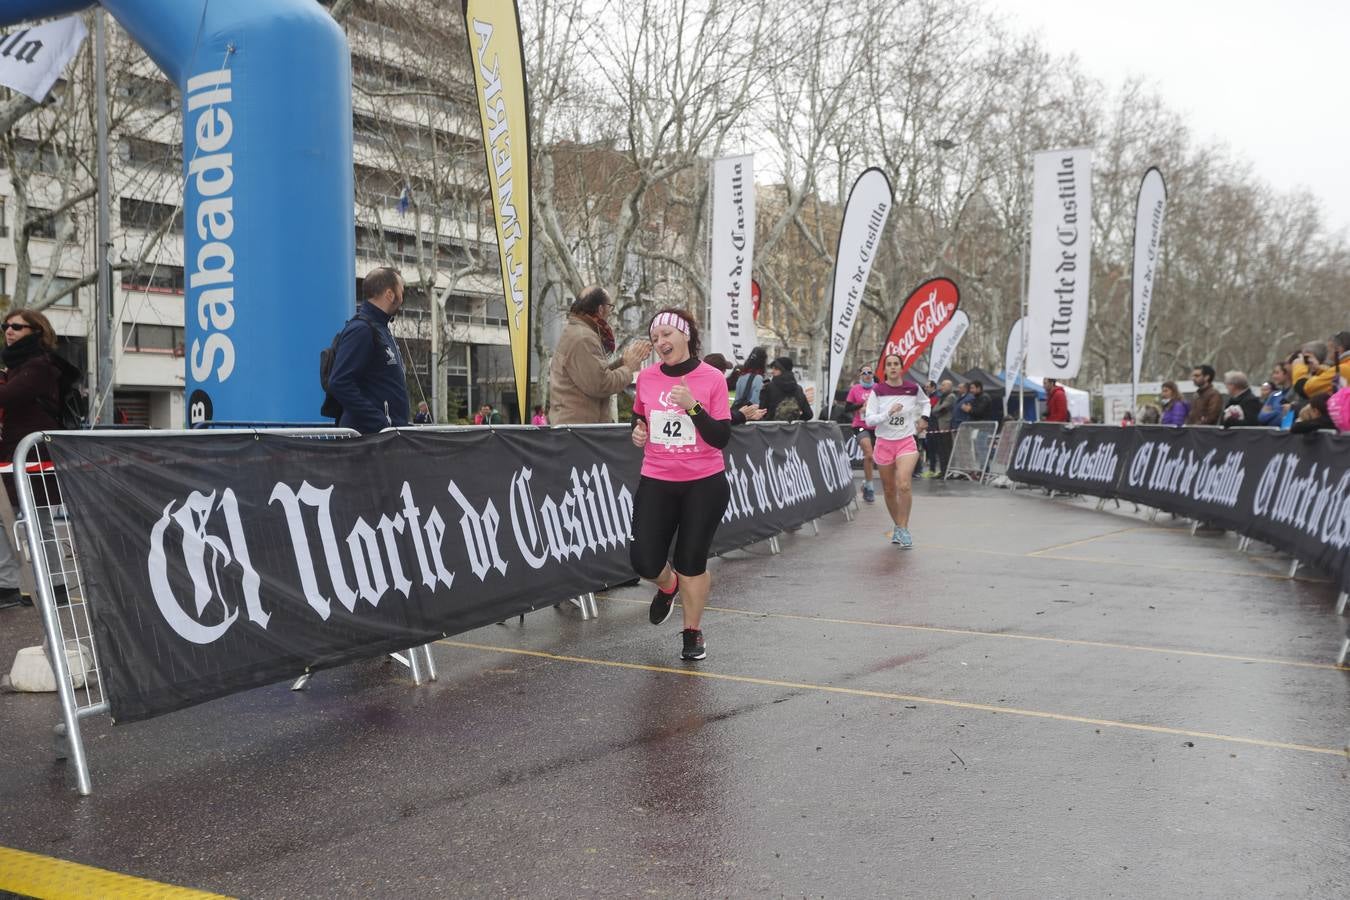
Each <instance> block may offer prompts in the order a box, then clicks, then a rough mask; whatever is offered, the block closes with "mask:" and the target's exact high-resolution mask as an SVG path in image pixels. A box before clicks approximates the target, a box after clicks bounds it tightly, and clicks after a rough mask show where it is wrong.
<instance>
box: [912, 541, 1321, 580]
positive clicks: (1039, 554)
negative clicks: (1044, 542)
mask: <svg viewBox="0 0 1350 900" xmlns="http://www.w3.org/2000/svg"><path fill="white" fill-rule="evenodd" d="M921 546H922V548H923V549H925V550H928V549H933V550H953V551H955V552H957V553H978V554H980V555H982V556H1003V557H1008V558H1012V559H1054V560H1061V561H1063V562H1075V563H1097V564H1099V565H1106V566H1120V567H1121V568H1126V569H1156V570H1158V571H1160V572H1186V573H1187V574H1191V575H1227V576H1229V577H1232V576H1237V577H1239V578H1269V579H1272V580H1274V581H1299V582H1303V583H1305V584H1330V583H1331V582H1330V580H1328V579H1326V578H1307V577H1304V576H1303V575H1295V576H1294V577H1293V578H1289V577H1287V576H1286V575H1283V574H1281V573H1279V572H1235V571H1233V570H1232V569H1197V568H1196V567H1194V566H1167V565H1159V564H1158V563H1144V562H1128V561H1125V560H1119V559H1104V558H1102V557H1098V556H1050V555H1048V551H1046V550H1037V551H1035V553H1034V554H1032V553H1012V552H1009V551H1007V550H986V549H984V548H982V547H958V546H954V545H952V544H932V543H929V542H927V541H924V542H923V544H922V545H921ZM1051 549H1053V548H1051Z"/></svg>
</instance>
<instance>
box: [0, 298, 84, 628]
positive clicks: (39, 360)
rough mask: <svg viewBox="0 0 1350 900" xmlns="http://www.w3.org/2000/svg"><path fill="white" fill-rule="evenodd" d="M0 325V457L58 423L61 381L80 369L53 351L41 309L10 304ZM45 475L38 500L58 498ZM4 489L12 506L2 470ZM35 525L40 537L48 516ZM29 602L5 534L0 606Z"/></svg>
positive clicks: (10, 481)
mask: <svg viewBox="0 0 1350 900" xmlns="http://www.w3.org/2000/svg"><path fill="white" fill-rule="evenodd" d="M4 330H5V347H4V350H0V361H3V362H4V364H5V371H4V372H3V373H2V374H0V425H2V427H0V460H3V461H4V462H10V461H11V460H13V459H14V450H15V448H17V447H18V446H19V442H20V441H22V440H23V439H24V438H26V437H28V435H30V434H32V433H33V432H35V431H54V430H56V429H58V428H60V427H61V423H60V420H59V418H58V416H59V411H60V408H61V406H60V404H61V393H62V385H63V382H65V383H73V382H74V380H75V379H76V378H78V377H79V370H78V369H76V368H75V367H74V366H72V365H71V364H70V363H68V362H66V361H65V360H64V359H61V358H60V357H59V356H57V355H56V353H55V350H56V332H55V330H53V329H52V325H51V322H49V321H47V317H46V316H44V315H43V314H42V313H39V312H33V311H32V310H28V309H15V310H11V311H10V312H9V314H8V315H6V316H5V322H4ZM48 481H54V479H48V478H41V479H39V480H38V481H37V482H35V483H34V487H35V489H36V493H37V495H38V496H37V497H36V499H37V502H38V504H39V505H41V506H50V505H54V504H56V503H59V502H60V500H59V499H57V498H55V497H54V496H51V492H54V489H55V485H54V484H52V485H48V484H46V482H48ZM44 488H49V489H50V491H49V490H44ZM5 490H6V492H8V494H9V502H10V505H11V506H12V507H13V508H14V509H15V510H17V509H18V508H19V498H18V495H17V493H16V491H15V488H14V476H12V475H5ZM40 525H41V528H42V532H43V535H44V537H46V536H50V534H51V527H52V524H51V521H50V519H49V518H44V519H42V520H41V521H40ZM54 580H55V581H57V582H60V580H61V579H60V578H59V577H56V578H55V579H54ZM57 587H58V591H57V593H58V595H64V588H62V587H61V586H60V585H59V584H58V585H57ZM60 599H61V596H58V600H60ZM32 602H33V601H32V600H30V599H28V598H26V597H23V596H22V594H21V593H20V591H19V564H18V561H17V559H16V557H15V554H14V552H13V548H12V547H11V546H10V543H9V541H8V540H4V539H0V607H2V606H13V605H15V604H16V603H23V604H24V605H25V606H31V605H32Z"/></svg>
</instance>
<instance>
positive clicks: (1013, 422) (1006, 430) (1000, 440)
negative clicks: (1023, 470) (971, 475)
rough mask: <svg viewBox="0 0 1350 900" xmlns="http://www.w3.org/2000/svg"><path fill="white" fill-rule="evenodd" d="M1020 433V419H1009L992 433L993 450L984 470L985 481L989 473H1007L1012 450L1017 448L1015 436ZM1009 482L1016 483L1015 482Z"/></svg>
mask: <svg viewBox="0 0 1350 900" xmlns="http://www.w3.org/2000/svg"><path fill="white" fill-rule="evenodd" d="M1021 433H1022V420H1021V419H1010V420H1008V421H1006V422H1004V423H1003V425H1002V427H1001V428H999V430H998V433H997V434H996V435H994V452H993V454H992V455H991V457H990V459H989V465H988V468H987V470H986V472H985V479H986V482H987V481H988V477H989V476H991V475H992V476H995V477H999V476H1003V475H1007V474H1008V467H1009V466H1011V465H1012V461H1013V450H1015V449H1016V448H1017V438H1018V436H1019V435H1020V434H1021ZM1011 483H1012V484H1014V485H1016V483H1017V482H1011Z"/></svg>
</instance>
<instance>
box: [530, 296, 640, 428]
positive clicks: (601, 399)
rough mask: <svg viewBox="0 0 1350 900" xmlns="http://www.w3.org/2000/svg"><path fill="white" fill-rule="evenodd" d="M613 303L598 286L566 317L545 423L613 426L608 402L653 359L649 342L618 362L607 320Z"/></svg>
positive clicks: (637, 345) (550, 376) (550, 381)
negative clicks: (613, 360) (612, 358)
mask: <svg viewBox="0 0 1350 900" xmlns="http://www.w3.org/2000/svg"><path fill="white" fill-rule="evenodd" d="M613 308H614V301H613V300H612V299H610V296H609V294H608V292H606V291H605V289H604V288H602V287H589V288H587V289H586V290H584V291H582V292H581V295H580V296H579V297H577V299H576V300H575V301H573V303H572V307H571V309H569V310H568V313H567V325H566V326H564V328H563V333H562V337H560V338H559V339H558V346H557V349H556V350H554V353H553V362H552V364H551V365H550V366H549V373H548V421H549V424H551V425H593V424H600V423H610V422H613V421H614V420H613V418H611V416H610V398H611V397H613V396H614V395H615V394H617V393H618V392H619V391H621V390H623V389H624V388H626V387H628V385H629V384H630V383H632V381H633V373H634V372H636V371H637V370H638V369H639V368H640V367H641V366H642V363H643V361H644V360H645V359H646V358H647V357H648V356H650V355H651V352H652V347H651V344H649V343H648V342H647V341H637V342H635V343H634V344H633V345H632V346H630V347H629V348H628V349H627V350H625V351H624V352H623V356H622V358H621V359H620V360H619V361H618V362H616V363H611V362H610V361H609V358H610V355H611V354H613V352H614V331H613V330H612V329H611V328H610V327H609V322H608V321H607V317H608V315H609V313H610V311H611V310H612V309H613Z"/></svg>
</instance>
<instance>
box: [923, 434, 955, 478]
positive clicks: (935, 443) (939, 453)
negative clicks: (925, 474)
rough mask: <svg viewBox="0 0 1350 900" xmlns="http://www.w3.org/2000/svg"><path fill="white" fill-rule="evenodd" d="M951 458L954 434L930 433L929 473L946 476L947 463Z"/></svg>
mask: <svg viewBox="0 0 1350 900" xmlns="http://www.w3.org/2000/svg"><path fill="white" fill-rule="evenodd" d="M951 458H952V433H951V432H950V431H930V432H928V471H930V472H937V473H938V474H939V475H946V474H947V463H948V461H950V460H951Z"/></svg>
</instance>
